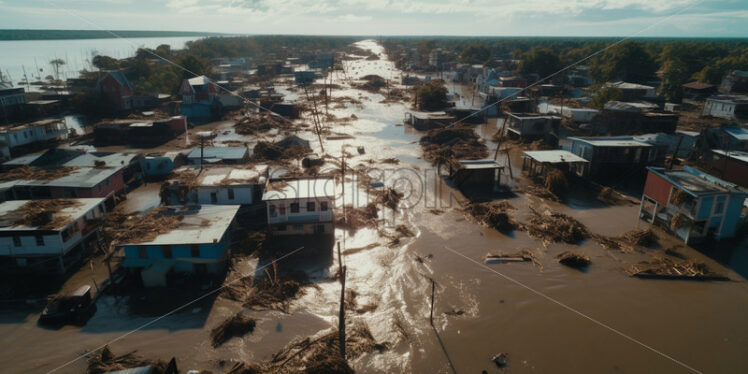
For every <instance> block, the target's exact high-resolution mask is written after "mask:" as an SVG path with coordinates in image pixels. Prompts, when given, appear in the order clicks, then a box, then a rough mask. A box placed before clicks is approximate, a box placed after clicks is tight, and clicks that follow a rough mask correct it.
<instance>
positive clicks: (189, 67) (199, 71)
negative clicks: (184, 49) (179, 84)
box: [175, 54, 212, 79]
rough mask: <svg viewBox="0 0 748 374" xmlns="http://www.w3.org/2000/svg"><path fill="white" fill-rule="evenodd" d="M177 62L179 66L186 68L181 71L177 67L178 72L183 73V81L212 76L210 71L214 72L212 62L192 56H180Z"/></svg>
mask: <svg viewBox="0 0 748 374" xmlns="http://www.w3.org/2000/svg"><path fill="white" fill-rule="evenodd" d="M175 62H176V63H177V65H179V66H181V67H183V68H184V69H180V68H177V67H175V69H177V71H179V72H181V75H182V79H188V78H193V77H195V76H200V75H207V74H210V71H211V70H212V65H211V63H210V61H207V60H205V59H203V58H200V57H198V56H195V55H191V54H186V55H182V56H179V57H178V58H177V60H176V61H175Z"/></svg>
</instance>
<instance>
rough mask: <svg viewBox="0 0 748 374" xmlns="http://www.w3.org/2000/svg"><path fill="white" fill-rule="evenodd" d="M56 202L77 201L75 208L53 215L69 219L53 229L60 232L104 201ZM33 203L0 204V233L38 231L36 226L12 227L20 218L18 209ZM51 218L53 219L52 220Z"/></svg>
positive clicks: (99, 199) (64, 209)
mask: <svg viewBox="0 0 748 374" xmlns="http://www.w3.org/2000/svg"><path fill="white" fill-rule="evenodd" d="M56 200H74V201H77V202H78V203H79V204H78V205H75V206H69V207H65V208H62V209H60V211H58V212H56V213H55V214H54V217H59V218H62V217H66V218H69V219H67V220H66V221H64V222H65V223H64V224H61V225H60V226H59V227H58V228H55V230H61V229H63V228H65V227H67V226H68V225H70V224H71V223H72V222H74V221H76V220H77V219H78V218H80V217H82V216H83V215H85V214H86V213H88V212H89V211H91V210H92V209H94V208H95V207H97V206H99V205H100V204H101V203H103V202H104V200H105V199H103V198H86V199H56ZM29 201H33V200H9V201H5V202H2V203H0V231H28V230H36V229H38V227H37V226H20V225H14V224H13V221H15V220H16V219H18V218H20V212H19V211H18V209H20V208H22V207H23V206H24V205H25V204H26V203H27V202H29ZM54 217H53V218H54Z"/></svg>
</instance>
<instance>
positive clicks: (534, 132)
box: [506, 113, 561, 146]
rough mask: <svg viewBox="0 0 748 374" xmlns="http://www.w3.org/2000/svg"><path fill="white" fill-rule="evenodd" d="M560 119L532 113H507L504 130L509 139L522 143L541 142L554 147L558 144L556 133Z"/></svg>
mask: <svg viewBox="0 0 748 374" xmlns="http://www.w3.org/2000/svg"><path fill="white" fill-rule="evenodd" d="M560 127H561V117H558V116H550V115H539V114H532V113H507V117H506V128H507V131H508V132H507V135H509V137H510V138H514V139H520V140H522V141H523V142H531V141H535V140H543V141H544V142H545V143H547V144H550V145H552V146H555V145H557V144H558V132H559V129H560Z"/></svg>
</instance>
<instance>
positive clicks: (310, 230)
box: [262, 178, 335, 235]
mask: <svg viewBox="0 0 748 374" xmlns="http://www.w3.org/2000/svg"><path fill="white" fill-rule="evenodd" d="M262 200H263V201H264V202H265V203H266V204H267V220H268V226H269V228H270V232H271V233H272V234H273V235H309V234H326V235H331V234H333V233H334V229H335V224H334V222H335V220H334V214H333V208H334V206H335V180H334V179H332V178H316V179H312V178H309V179H290V180H278V181H271V182H269V183H268V184H267V186H266V189H265V193H264V194H263V195H262Z"/></svg>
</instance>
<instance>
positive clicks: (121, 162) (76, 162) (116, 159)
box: [63, 152, 138, 167]
mask: <svg viewBox="0 0 748 374" xmlns="http://www.w3.org/2000/svg"><path fill="white" fill-rule="evenodd" d="M136 157H138V155H137V154H136V153H121V152H114V153H103V152H101V153H100V152H90V153H86V154H83V155H81V156H79V157H77V158H75V159H73V160H70V161H68V162H66V163H65V164H63V166H75V167H96V166H98V165H96V162H97V161H98V162H103V163H104V165H105V166H107V167H117V166H127V165H129V164H130V163H131V162H132V161H133V159H135V158H136Z"/></svg>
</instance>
